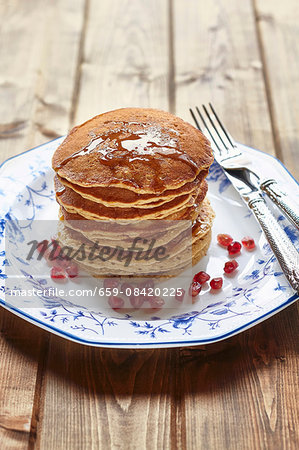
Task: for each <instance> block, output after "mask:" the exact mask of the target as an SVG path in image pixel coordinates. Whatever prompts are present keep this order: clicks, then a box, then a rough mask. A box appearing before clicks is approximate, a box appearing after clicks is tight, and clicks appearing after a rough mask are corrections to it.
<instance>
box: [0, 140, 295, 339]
mask: <svg viewBox="0 0 299 450" xmlns="http://www.w3.org/2000/svg"><path fill="white" fill-rule="evenodd" d="M61 140H62V138H59V139H57V140H55V141H52V142H50V143H47V144H44V145H43V146H41V147H37V148H35V149H32V150H31V151H29V152H26V153H25V154H22V155H19V156H18V157H16V158H13V159H10V160H8V161H7V162H6V163H4V165H3V166H2V168H1V180H0V193H1V194H0V195H1V199H2V202H1V206H0V212H1V220H0V280H2V282H5V266H6V265H7V264H8V261H7V260H6V257H5V245H4V228H5V224H7V226H6V229H5V233H9V236H10V238H11V239H14V240H15V241H16V242H17V241H18V239H22V233H23V231H24V230H22V227H20V226H19V225H18V223H19V221H20V220H24V219H25V220H26V221H27V222H26V223H27V225H26V226H28V227H29V226H30V224H31V223H32V222H33V221H34V220H36V219H41V220H43V219H51V218H56V217H57V211H58V207H57V205H56V202H55V195H54V191H53V181H52V180H53V173H52V170H51V168H50V162H51V157H52V154H53V152H54V151H55V149H56V147H57V146H58V145H59V143H60V142H61ZM244 151H246V152H248V153H249V154H250V152H254V153H255V156H256V154H257V151H256V150H254V149H249V148H247V147H244ZM258 155H259V158H260V162H261V164H264V165H266V164H269V158H271V163H272V167H271V168H272V169H273V170H272V173H273V175H272V176H275V178H276V179H278V180H281V181H282V183H284V188H285V189H288V190H289V191H290V192H291V191H292V189H294V188H295V187H296V189H297V188H298V186H297V184H296V182H295V181H294V179H292V178H291V176H290V175H289V174H288V172H287V171H286V169H285V168H284V167H283V166H282V165H281V163H280V162H279V161H278V160H276V159H274V158H273V157H270V156H268V155H265V154H264V153H260V152H259V153H258ZM249 156H250V155H249ZM282 168H283V170H282ZM208 182H209V197H210V200H211V202H212V205H213V207H214V209H215V211H216V222H215V226H214V235H216V234H217V233H218V232H224V231H225V230H224V228H225V227H227V228H226V229H229V231H230V232H231V234H233V235H234V236H237V238H239V239H240V238H241V237H242V236H240V233H243V234H251V235H252V236H254V237H255V240H256V242H258V248H257V250H256V251H255V252H252V253H246V252H245V251H244V252H243V254H242V256H241V257H240V270H239V274H238V276H237V277H236V276H235V277H231V278H230V277H227V279H226V280H225V286H224V289H223V290H222V291H221V292H219V293H217V294H215V295H213V294H211V293H209V292H208V291H207V290H206V291H205V292H203V295H201V297H200V299H199V301H198V302H197V303H195V304H194V305H189V306H187V305H186V308H185V310H184V309H182V307H181V306H180V308H175V307H173V308H169V309H167V310H166V311H163V312H162V311H160V312H159V313H157V315H149V313H146V317H140V314H139V315H138V314H137V315H136V314H135V313H134V311H133V312H130V313H128V312H127V313H123V314H121V313H119V314H118V313H115V312H114V311H113V310H109V309H108V308H107V307H102V308H101V306H96V307H95V308H90V307H86V306H84V304H82V303H80V302H79V301H77V300H78V299H72V301H70V300H68V299H65V298H61V297H57V296H56V297H55V296H54V297H53V296H47V295H44V296H43V297H42V306H41V307H39V308H36V307H32V305H31V300H30V299H29V298H28V299H27V300H25V303H26V301H27V303H28V306H27V305H26V307H24V306H22V307H18V305H15V304H12V303H11V302H10V301H8V300H9V295H5V294H9V292H7V289H6V288H5V285H4V284H2V285H1V287H0V303H1V304H2V305H3V306H4V307H5V308H7V309H9V310H11V311H12V312H14V313H15V314H17V315H20V316H21V317H23V318H25V319H26V320H29V321H31V322H33V323H35V324H37V325H38V326H41V327H43V328H45V329H47V330H49V331H51V332H53V333H57V334H60V335H62V336H64V337H66V338H69V339H72V340H75V341H78V342H81V343H84V344H89V345H96V346H112V347H136V346H149V347H161V346H169V347H170V346H180V345H194V344H195V343H201V344H203V343H209V342H215V341H218V340H221V339H224V338H226V337H229V336H231V335H233V334H236V333H237V332H239V331H241V330H244V329H246V328H248V327H250V326H253V325H254V324H255V323H258V322H260V321H261V320H264V319H265V318H267V317H269V316H270V315H272V314H274V313H275V312H277V311H279V310H280V309H282V308H283V307H285V306H286V305H288V304H290V303H292V302H293V301H295V300H296V298H297V296H296V294H295V293H294V292H293V291H292V289H291V288H290V286H289V285H288V283H287V281H286V279H285V277H284V275H283V273H282V272H281V270H280V267H279V265H278V264H277V262H276V259H275V257H274V256H273V254H272V251H271V249H270V247H269V244H268V243H267V242H266V241H265V239H264V236H263V234H262V233H261V231H260V230H259V228H258V226H257V224H256V222H255V219H254V218H253V217H252V215H251V214H250V212H249V211H248V210H247V208H246V207H245V206H244V205H243V204H242V202H241V200H240V198H239V197H238V195H237V194H236V193H235V191H234V190H233V188H232V187H231V185H230V183H229V181H228V179H227V178H226V177H225V175H224V174H223V172H222V170H221V169H220V167H219V166H218V165H217V164H216V163H214V164H213V165H212V167H211V170H210V173H209V176H208ZM228 210H229V214H227V211H228ZM274 213H275V214H276V216H277V220H278V221H279V223H280V224H281V226H282V227H283V228H284V230H285V231H286V233H287V234H288V236H289V237H290V239H291V240H292V242H293V243H294V244H295V245H296V246H297V247H298V246H299V233H298V231H297V230H296V229H295V228H294V227H293V226H292V225H290V224H289V222H288V221H287V220H286V218H285V217H284V216H283V215H281V214H280V213H279V212H278V211H277V210H276V209H275V208H274ZM234 217H235V218H236V220H234ZM23 227H24V225H23ZM214 241H215V238H214ZM223 252H224V250H223V249H221V248H219V246H217V245H216V244H215V243H214V242H213V243H212V245H211V248H210V251H209V257H205V258H204V259H203V260H202V261H201V262H200V263H199V266H198V270H204V269H206V270H208V271H209V272H211V274H212V275H214V276H216V275H219V271H220V270H222V267H223V262H224V261H225V260H226V255H225V253H223ZM22 264H23V265H24V268H23V269H22V274H23V276H24V280H25V281H24V282H25V283H26V284H27V285H28V286H33V287H35V288H45V287H47V286H50V284H49V283H51V280H50V281H49V279H44V278H36V277H34V276H33V275H32V274H30V269H29V268H28V267H26V262H25V261H23V262H22ZM217 271H218V273H217ZM221 274H222V273H221ZM16 287H18V286H16ZM98 308H100V310H99V309H98Z"/></svg>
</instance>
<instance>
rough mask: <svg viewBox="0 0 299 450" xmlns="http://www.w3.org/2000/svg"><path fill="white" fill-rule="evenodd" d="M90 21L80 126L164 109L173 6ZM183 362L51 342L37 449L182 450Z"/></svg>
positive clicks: (134, 3) (132, 7)
mask: <svg viewBox="0 0 299 450" xmlns="http://www.w3.org/2000/svg"><path fill="white" fill-rule="evenodd" d="M86 20H87V27H86V36H85V39H84V46H83V49H84V50H83V53H82V60H81V61H80V68H81V78H80V81H79V83H78V86H79V94H78V98H77V108H76V111H75V112H74V122H75V123H80V122H81V121H83V120H86V119H88V118H89V117H91V116H93V115H95V114H99V113H101V112H103V111H105V110H109V109H113V108H117V107H124V106H132V105H133V106H153V107H160V108H164V109H168V40H167V36H168V9H167V2H160V1H159V0H150V1H148V2H140V1H138V0H130V1H123V2H119V1H118V0H113V1H110V0H105V1H101V2H98V1H95V0H93V1H90V3H89V10H88V15H87V19H86ZM177 355H178V351H177V350H174V351H173V352H168V351H163V350H160V351H159V350H157V351H150V350H148V351H126V350H119V351H118V350H112V349H107V350H99V349H94V348H87V347H82V346H79V345H74V344H70V343H67V342H65V341H62V340H60V339H58V338H55V337H53V338H51V347H50V354H49V365H48V368H47V373H46V376H45V379H44V385H43V392H42V396H43V417H42V421H41V425H40V428H39V430H38V440H37V447H40V448H55V449H65V448H70V449H81V448H91V449H98V448H100V449H107V448H124V449H135V448H136V449H137V448H149V449H151V448H153V449H155V448H170V446H171V445H172V443H173V446H175V444H176V443H178V446H179V447H180V446H181V445H180V443H181V438H180V437H179V436H180V429H179V428H180V414H179V411H180V408H179V406H178V401H177V400H176V393H175V391H176V379H175V372H174V373H172V372H171V371H169V367H174V366H175V365H176V359H177ZM178 392H179V391H178ZM176 419H177V420H176ZM50 429H51V430H56V431H55V433H50V434H49V432H48V431H49V430H50ZM177 436H178V437H177Z"/></svg>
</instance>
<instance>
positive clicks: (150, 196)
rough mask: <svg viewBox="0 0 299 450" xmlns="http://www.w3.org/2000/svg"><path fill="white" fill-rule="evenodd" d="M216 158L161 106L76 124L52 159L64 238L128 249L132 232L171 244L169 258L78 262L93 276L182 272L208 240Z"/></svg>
mask: <svg viewBox="0 0 299 450" xmlns="http://www.w3.org/2000/svg"><path fill="white" fill-rule="evenodd" d="M212 161H213V157H212V151H211V148H210V145H209V142H208V141H207V139H206V138H205V137H204V136H203V134H202V133H201V132H200V131H198V130H196V129H195V128H194V127H193V126H192V125H190V124H188V123H187V122H184V121H183V120H182V119H179V118H178V117H175V116H173V115H172V114H169V113H167V112H163V111H159V110H154V109H150V108H144V109H140V108H124V109H119V110H115V111H110V112H107V113H104V114H101V115H99V116H96V117H94V118H92V119H90V120H89V121H87V122H85V123H84V124H82V125H80V126H77V127H75V128H73V129H72V130H71V131H70V133H69V135H68V136H67V138H66V139H65V140H64V141H63V143H62V144H61V145H60V146H59V147H58V148H57V150H56V151H55V153H54V155H53V159H52V165H53V169H54V170H55V172H56V174H55V177H54V188H55V192H56V200H57V202H58V203H59V205H60V213H59V214H60V225H59V233H58V236H59V240H60V242H61V244H62V245H64V246H68V245H70V246H71V247H73V248H76V247H77V248H79V247H80V245H82V243H83V244H84V245H87V246H89V247H92V246H94V245H98V242H100V243H101V245H102V246H104V247H106V248H108V247H109V248H114V249H115V248H122V249H123V252H124V253H123V254H124V255H129V254H130V247H129V245H131V244H132V242H133V241H134V239H136V238H137V239H139V242H140V241H143V242H144V243H145V242H148V241H149V240H150V239H152V242H153V243H152V250H153V251H154V250H156V249H159V248H161V247H165V248H167V249H168V251H169V255H170V256H169V259H167V260H165V261H164V260H163V259H162V261H157V260H155V259H149V260H147V259H145V260H144V261H143V260H142V263H140V261H139V260H138V259H136V261H135V262H134V263H132V265H130V267H126V266H125V265H124V263H123V261H122V260H121V259H118V258H117V257H114V256H113V257H111V259H109V258H108V259H107V260H105V261H104V260H103V261H102V260H101V259H95V260H91V259H88V258H87V259H86V258H85V259H84V260H83V261H80V258H79V260H78V261H77V262H78V264H80V265H81V267H82V268H84V269H85V270H87V272H88V273H90V274H92V275H93V276H109V275H113V276H116V275H118V276H133V275H137V276H142V275H155V274H156V275H157V276H159V275H161V274H162V275H163V276H168V275H171V276H173V275H175V274H178V273H180V272H181V271H182V270H184V269H185V268H186V267H188V266H190V265H191V264H192V263H196V262H197V261H199V259H200V258H202V256H204V255H205V254H206V252H207V249H208V247H209V244H210V240H211V228H212V223H213V219H214V212H213V210H212V208H211V206H210V203H209V201H208V199H207V198H206V194H207V190H208V184H207V181H206V179H205V178H206V176H207V174H208V170H209V167H210V165H211V163H212ZM126 248H127V250H124V249H126ZM126 252H127V253H126ZM128 252H129V253H128ZM136 252H137V253H138V251H137V250H136V249H135V248H134V249H133V253H132V251H131V253H132V254H134V255H135V253H136Z"/></svg>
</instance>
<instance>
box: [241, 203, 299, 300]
mask: <svg viewBox="0 0 299 450" xmlns="http://www.w3.org/2000/svg"><path fill="white" fill-rule="evenodd" d="M248 206H249V207H250V208H251V209H252V211H253V212H254V215H255V217H256V218H257V220H258V222H259V223H260V225H261V227H262V229H263V231H264V233H265V235H266V238H267V240H268V242H269V244H270V246H271V248H272V250H273V253H274V255H275V256H276V258H277V261H278V262H279V264H280V266H281V268H282V271H283V273H284V274H285V276H286V278H287V280H288V282H289V283H290V285H291V286H292V288H293V289H295V291H296V292H299V253H298V252H297V250H296V248H295V247H294V245H293V244H292V242H291V241H290V239H289V238H288V236H287V235H286V233H285V232H284V231H283V229H282V228H281V227H280V226H279V224H278V223H277V220H276V219H275V217H274V216H273V215H272V213H271V211H270V209H269V208H268V206H267V205H266V202H265V200H264V199H263V198H262V197H257V198H254V199H252V200H250V201H249V202H248Z"/></svg>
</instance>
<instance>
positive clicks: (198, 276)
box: [193, 271, 211, 284]
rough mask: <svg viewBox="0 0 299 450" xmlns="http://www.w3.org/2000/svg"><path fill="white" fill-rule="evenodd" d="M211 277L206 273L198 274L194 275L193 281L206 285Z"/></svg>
mask: <svg viewBox="0 0 299 450" xmlns="http://www.w3.org/2000/svg"><path fill="white" fill-rule="evenodd" d="M210 278H211V277H210V275H208V274H207V273H206V272H203V271H202V272H198V273H196V274H195V275H194V277H193V281H197V282H198V283H199V284H204V283H205V282H206V281H208V280H209V279H210Z"/></svg>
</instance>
